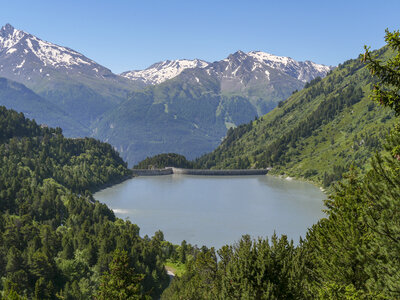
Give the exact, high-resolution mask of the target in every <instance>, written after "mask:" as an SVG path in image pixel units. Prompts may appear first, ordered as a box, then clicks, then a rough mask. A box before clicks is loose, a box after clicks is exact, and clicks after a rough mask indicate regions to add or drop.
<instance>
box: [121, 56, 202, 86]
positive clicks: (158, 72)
mask: <svg viewBox="0 0 400 300" xmlns="http://www.w3.org/2000/svg"><path fill="white" fill-rule="evenodd" d="M208 65H209V63H208V62H206V61H204V60H200V59H194V60H189V59H178V60H172V61H171V60H167V61H162V62H159V63H155V64H153V65H151V66H150V67H148V68H147V69H145V70H139V71H137V70H135V71H127V72H124V73H121V74H120V75H121V76H124V77H126V78H128V79H131V80H141V81H143V82H144V83H146V84H159V83H162V82H164V81H166V80H168V79H171V78H174V77H176V76H178V75H179V74H180V73H182V72H183V71H184V70H186V69H193V68H205V67H207V66H208Z"/></svg>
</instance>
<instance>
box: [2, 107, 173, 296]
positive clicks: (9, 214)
mask: <svg viewBox="0 0 400 300" xmlns="http://www.w3.org/2000/svg"><path fill="white" fill-rule="evenodd" d="M0 128H1V131H0V157H1V164H0V278H1V281H0V290H2V293H0V298H3V299H25V298H26V299H91V298H93V297H95V298H96V299H112V298H114V299H131V298H129V297H131V296H130V295H142V298H146V297H147V298H148V297H156V296H157V295H159V294H160V293H161V291H162V290H163V289H164V288H165V287H166V285H167V284H168V277H167V275H166V273H165V271H164V264H163V261H164V259H165V256H166V252H165V251H166V250H165V249H169V248H168V245H165V243H164V241H163V236H162V233H159V234H156V235H155V236H154V237H153V238H152V239H150V238H148V237H144V238H142V237H140V236H139V227H138V226H137V225H134V224H132V223H131V222H129V221H123V220H121V219H117V218H116V217H115V216H114V213H113V212H112V211H111V210H110V209H109V208H107V207H106V206H105V205H104V204H101V203H99V202H98V201H96V200H94V198H93V196H92V193H91V192H92V191H94V190H98V189H99V188H101V187H102V186H104V185H107V184H111V183H116V182H120V181H122V180H124V179H126V178H128V177H130V176H131V171H130V170H129V169H127V166H126V163H125V162H123V161H122V159H121V158H120V157H119V155H118V153H117V152H116V151H114V150H113V148H112V147H111V146H110V145H109V144H105V143H101V142H99V141H97V140H94V139H90V138H85V139H67V138H64V137H63V135H62V132H61V130H60V129H59V128H57V129H51V128H41V127H40V126H39V125H37V124H36V123H35V122H34V121H30V120H28V119H26V118H25V117H24V116H23V114H21V113H17V112H15V111H12V110H7V109H5V108H4V107H0ZM163 243H164V244H163ZM170 248H171V247H170ZM170 252H171V250H170ZM121 267H123V269H124V270H123V273H120V271H119V269H118V268H121ZM124 274H128V275H129V274H134V275H135V276H133V277H132V276H128V277H126V276H125V275H124ZM118 276H123V277H121V279H124V280H125V279H126V282H124V285H127V288H126V289H125V288H122V287H118V286H108V284H111V285H112V284H113V282H114V283H115V281H116V280H118V278H119V277H118ZM110 277H113V279H110ZM115 278H117V279H115ZM130 281H132V282H130ZM118 284H120V283H118ZM129 286H131V288H129ZM110 291H111V292H112V291H118V293H119V294H118V297H119V298H118V297H114V296H115V294H113V296H112V297H109V296H107V295H109V294H107V293H109V292H110ZM135 299H136V298H135Z"/></svg>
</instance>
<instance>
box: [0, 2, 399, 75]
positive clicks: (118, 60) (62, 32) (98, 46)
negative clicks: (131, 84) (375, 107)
mask: <svg viewBox="0 0 400 300" xmlns="http://www.w3.org/2000/svg"><path fill="white" fill-rule="evenodd" d="M399 16H400V1H398V0H397V1H394V0H385V1H380V2H378V1H368V0H365V1H358V0H347V1H341V0H340V1H321V0H319V1H306V0H304V1H285V0H281V1H266V0H264V1H255V0H247V1H235V0H230V1H225V0H219V1H218V0H214V1H209V0H202V1H190V0H186V1H177V0H168V1H165V0H149V1H128V0H126V1H123V0H113V1H101V0H97V1H94V0H85V1H82V0H80V1H78V0H69V1H50V0H49V1H41V0H36V1H32V0H29V1H28V0H19V1H3V3H2V4H1V10H0V25H4V24H6V23H10V24H11V25H13V26H14V27H16V28H18V29H22V30H24V31H27V32H29V33H31V34H33V35H36V36H38V37H39V38H41V39H44V40H47V41H49V42H53V43H56V44H59V45H62V46H67V47H69V48H72V49H74V50H76V51H78V52H81V53H83V54H84V55H86V56H87V57H89V58H91V59H93V60H95V61H96V62H98V63H100V64H102V65H104V66H105V67H108V68H110V69H111V70H112V71H113V72H116V73H120V72H123V71H127V70H133V69H144V68H146V67H148V66H149V65H151V64H153V63H155V62H158V61H161V60H166V59H170V60H171V59H179V58H188V59H193V58H200V59H204V60H207V61H210V62H212V61H216V60H220V59H223V58H225V57H227V56H228V55H229V54H230V53H233V52H236V51H237V50H243V51H246V52H247V51H251V50H260V51H264V52H268V53H272V54H275V55H280V56H290V57H292V58H294V59H296V60H312V61H314V62H317V63H321V64H326V65H337V64H339V63H341V62H343V61H345V60H347V59H350V58H355V57H357V55H358V54H359V53H361V52H363V46H364V45H365V44H367V45H369V46H371V47H372V48H373V49H375V48H379V47H381V46H383V45H384V44H385V43H384V30H385V29H386V28H389V29H390V30H394V29H400V17H399Z"/></svg>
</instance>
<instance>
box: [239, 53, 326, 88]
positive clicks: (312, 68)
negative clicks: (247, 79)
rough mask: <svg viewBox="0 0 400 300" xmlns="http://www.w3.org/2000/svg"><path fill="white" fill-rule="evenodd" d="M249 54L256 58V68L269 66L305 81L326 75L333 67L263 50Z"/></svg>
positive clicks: (254, 65)
mask: <svg viewBox="0 0 400 300" xmlns="http://www.w3.org/2000/svg"><path fill="white" fill-rule="evenodd" d="M247 55H248V56H250V57H252V58H254V59H255V60H256V62H254V63H253V68H254V69H256V68H262V67H263V65H264V66H269V67H271V68H274V69H279V70H281V71H282V72H284V73H286V74H288V75H290V76H292V77H296V78H297V79H298V80H301V81H303V82H307V81H310V80H312V79H314V78H316V77H318V76H319V77H324V76H325V75H326V73H328V72H329V71H330V70H331V69H332V67H329V66H325V65H321V64H316V63H314V62H312V61H309V60H307V61H305V62H302V61H300V62H299V61H296V60H294V59H292V58H290V57H285V56H276V55H272V54H269V53H265V52H261V51H251V52H249V53H247ZM258 63H259V64H258Z"/></svg>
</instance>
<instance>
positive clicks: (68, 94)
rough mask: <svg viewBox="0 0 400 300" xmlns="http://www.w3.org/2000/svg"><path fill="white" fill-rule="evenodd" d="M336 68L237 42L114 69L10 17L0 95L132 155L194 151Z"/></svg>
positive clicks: (0, 49) (132, 158) (0, 35)
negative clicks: (221, 49)
mask: <svg viewBox="0 0 400 300" xmlns="http://www.w3.org/2000/svg"><path fill="white" fill-rule="evenodd" d="M331 69H332V67H328V66H324V65H319V64H316V63H313V62H310V61H306V62H297V61H295V60H293V59H291V58H288V57H280V56H275V55H271V54H268V53H265V52H260V51H252V52H248V53H244V52H242V51H237V52H236V53H234V54H231V55H229V56H228V57H227V58H226V59H223V60H221V61H216V62H212V63H210V62H206V61H203V60H199V59H195V60H175V61H164V62H159V63H156V64H153V65H152V66H150V67H149V68H147V69H145V70H137V71H127V72H123V73H121V74H120V75H118V74H114V73H112V72H111V71H110V70H109V69H107V68H106V67H103V66H101V65H99V64H98V63H96V62H94V61H93V60H91V59H89V58H87V57H85V56H84V55H82V54H80V53H79V52H76V51H74V50H72V49H69V48H67V47H62V46H58V45H55V44H52V43H50V42H47V41H43V40H41V39H39V38H38V37H35V36H33V35H31V34H29V33H26V32H24V31H22V30H18V29H15V28H14V27H13V26H11V25H10V24H7V25H5V26H3V27H2V28H1V30H0V76H1V77H5V78H7V80H6V79H4V80H3V84H2V85H0V89H1V91H0V105H5V106H6V107H9V108H14V109H16V110H18V111H22V112H24V113H26V114H27V115H28V116H29V117H30V118H34V119H36V120H37V121H38V122H39V123H45V124H48V125H51V126H59V127H61V128H62V129H63V130H64V132H65V134H66V135H67V136H71V137H81V136H93V137H96V138H98V139H100V140H102V141H107V142H109V143H111V144H112V145H113V146H114V147H115V149H117V150H118V151H119V152H120V153H121V155H122V157H123V158H124V159H126V160H127V161H128V163H129V164H130V165H133V164H135V163H137V162H138V161H140V160H142V159H144V158H145V157H147V156H152V155H154V154H158V153H163V152H176V153H180V154H183V155H185V156H187V157H188V158H189V159H193V158H195V157H198V156H200V155H202V154H204V153H206V152H209V151H211V150H213V149H214V148H215V147H217V146H218V145H219V144H220V142H221V141H222V139H223V138H224V137H225V135H226V132H227V130H228V129H229V128H234V127H236V126H238V125H240V124H243V123H246V122H249V121H250V120H252V119H254V118H255V117H259V116H261V115H264V114H266V113H267V112H269V111H270V110H272V109H273V108H274V107H275V106H277V104H278V103H279V102H280V101H282V100H284V99H286V98H287V97H288V96H290V95H291V94H292V92H293V91H296V90H300V89H302V88H303V86H304V84H305V83H306V82H308V81H310V80H312V79H314V78H317V77H324V76H325V75H326V74H327V73H328V72H329V71H330V70H331ZM18 84H19V85H18ZM21 84H23V85H24V86H22V85H21ZM13 93H15V94H14V95H15V97H13V96H12V95H13ZM17 95H18V96H17ZM11 98H12V99H13V101H11V100H10V99H11Z"/></svg>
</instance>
